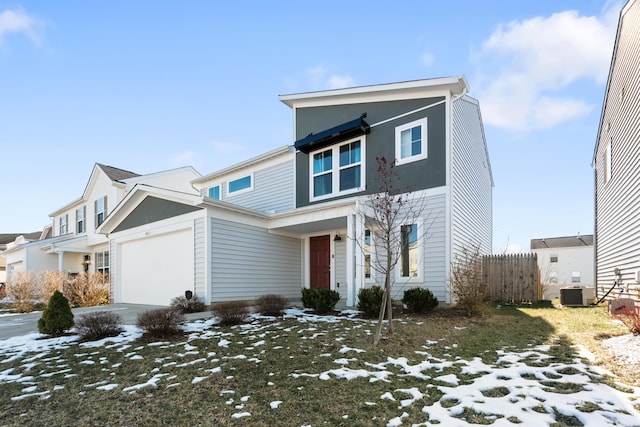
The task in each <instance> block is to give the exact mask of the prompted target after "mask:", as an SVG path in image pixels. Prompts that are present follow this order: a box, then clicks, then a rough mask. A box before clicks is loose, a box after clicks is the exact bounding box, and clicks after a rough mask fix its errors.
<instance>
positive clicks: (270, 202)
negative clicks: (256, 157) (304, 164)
mask: <svg viewBox="0 0 640 427" xmlns="http://www.w3.org/2000/svg"><path fill="white" fill-rule="evenodd" d="M293 163H294V162H293V160H288V161H286V162H282V163H279V164H277V165H274V166H271V167H268V168H265V169H260V170H256V171H255V172H254V174H253V180H254V182H253V190H252V191H249V192H246V193H241V194H238V195H233V194H232V195H229V194H228V193H227V184H226V182H225V183H224V184H223V185H222V186H221V187H222V188H221V191H222V200H224V201H227V202H229V203H235V204H237V205H240V206H244V207H246V208H250V209H256V210H260V211H265V212H268V211H276V212H280V211H286V210H290V209H293V208H294V180H293ZM249 173H250V171H249V170H248V171H247V175H248V174H249ZM240 177H242V174H240V175H238V178H240Z"/></svg>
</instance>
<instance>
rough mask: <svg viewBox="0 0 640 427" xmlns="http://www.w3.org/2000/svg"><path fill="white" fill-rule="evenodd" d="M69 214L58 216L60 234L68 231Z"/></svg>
mask: <svg viewBox="0 0 640 427" xmlns="http://www.w3.org/2000/svg"><path fill="white" fill-rule="evenodd" d="M68 220H69V215H66V214H65V215H62V216H61V217H60V235H63V234H67V232H68V231H69V227H68Z"/></svg>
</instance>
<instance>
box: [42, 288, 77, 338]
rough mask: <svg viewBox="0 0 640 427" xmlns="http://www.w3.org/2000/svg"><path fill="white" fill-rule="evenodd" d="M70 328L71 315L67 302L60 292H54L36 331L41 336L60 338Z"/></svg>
mask: <svg viewBox="0 0 640 427" xmlns="http://www.w3.org/2000/svg"><path fill="white" fill-rule="evenodd" d="M72 327H73V313H72V312H71V307H69V300H67V299H66V298H65V296H64V295H62V292H60V291H55V292H54V293H53V295H51V299H50V300H49V304H48V305H47V308H45V309H44V311H43V312H42V317H41V318H40V319H39V320H38V330H39V331H40V333H43V334H47V335H53V336H60V335H62V334H64V333H65V331H66V330H67V329H70V328H72Z"/></svg>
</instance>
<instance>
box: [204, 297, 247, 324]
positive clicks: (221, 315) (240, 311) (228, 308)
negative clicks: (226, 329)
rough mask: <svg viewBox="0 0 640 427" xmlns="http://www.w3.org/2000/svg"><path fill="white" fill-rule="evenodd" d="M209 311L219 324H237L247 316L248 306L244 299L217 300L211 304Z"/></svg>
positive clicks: (242, 321)
mask: <svg viewBox="0 0 640 427" xmlns="http://www.w3.org/2000/svg"><path fill="white" fill-rule="evenodd" d="M211 313H212V314H213V315H214V316H216V317H218V322H219V323H220V324H221V325H225V326H231V325H239V324H240V323H244V322H245V321H246V320H247V317H249V306H248V305H247V303H246V302H244V301H225V302H219V303H216V304H214V305H212V306H211Z"/></svg>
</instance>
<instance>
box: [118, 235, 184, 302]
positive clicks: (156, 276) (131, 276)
mask: <svg viewBox="0 0 640 427" xmlns="http://www.w3.org/2000/svg"><path fill="white" fill-rule="evenodd" d="M120 260H121V263H120V275H119V276H120V295H121V301H122V302H123V303H129V304H153V305H169V303H170V302H171V299H172V298H175V297H177V296H180V295H184V291H185V290H187V289H191V290H193V230H191V229H187V230H180V231H176V232H172V233H167V234H162V235H160V236H153V237H147V238H144V239H140V240H134V241H131V242H125V243H123V244H122V245H121V246H120Z"/></svg>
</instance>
